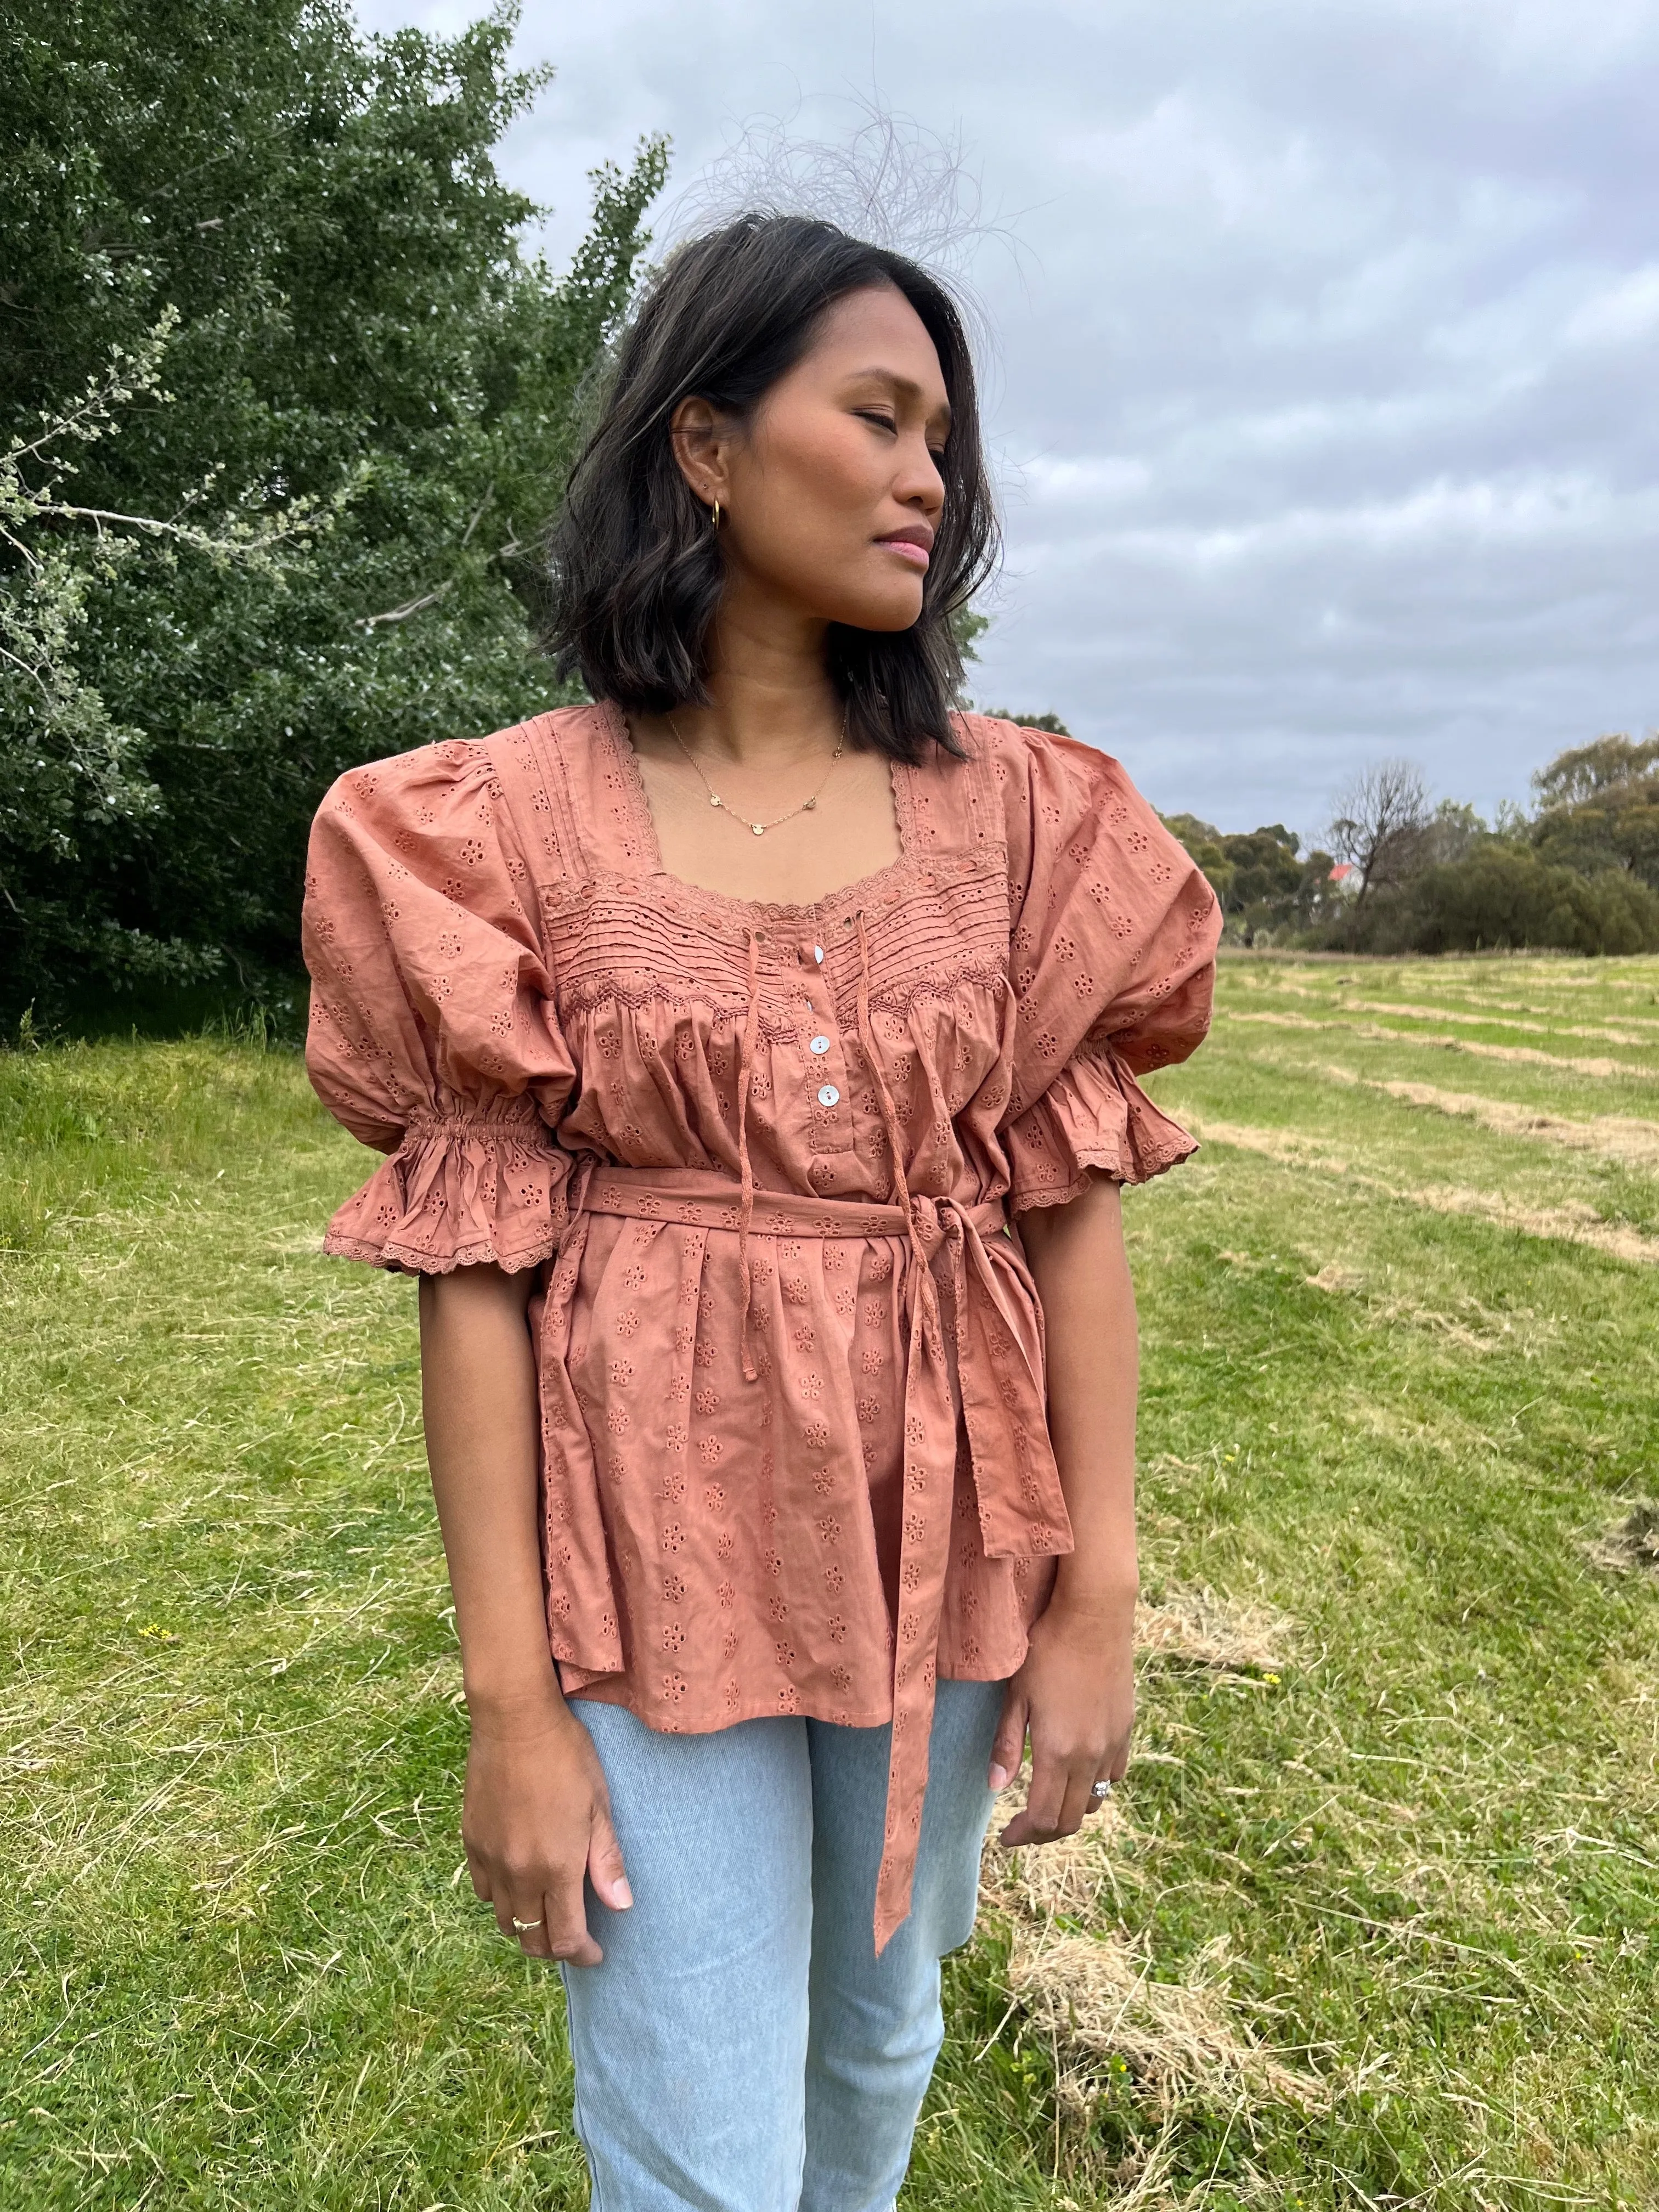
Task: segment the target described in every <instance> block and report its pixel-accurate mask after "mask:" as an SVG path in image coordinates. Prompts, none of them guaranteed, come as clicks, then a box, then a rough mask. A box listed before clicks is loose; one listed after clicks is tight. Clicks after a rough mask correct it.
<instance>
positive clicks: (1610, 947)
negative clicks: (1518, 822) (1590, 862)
mask: <svg viewBox="0 0 1659 2212" xmlns="http://www.w3.org/2000/svg"><path fill="white" fill-rule="evenodd" d="M1531 947H1551V948H1553V949H1556V950H1559V951H1566V952H1589V953H1614V952H1652V951H1659V892H1654V891H1652V890H1649V888H1648V886H1647V885H1646V884H1643V883H1638V881H1637V880H1636V879H1635V878H1634V877H1632V876H1629V875H1626V874H1623V873H1620V872H1615V871H1613V870H1612V869H1602V870H1600V871H1598V872H1595V873H1594V874H1589V875H1587V874H1584V873H1583V872H1581V871H1580V870H1578V869H1577V868H1567V867H1553V866H1550V865H1549V864H1548V863H1547V861H1545V860H1542V859H1541V857H1540V856H1539V854H1536V853H1533V852H1528V850H1526V848H1524V847H1522V848H1516V847H1514V846H1510V845H1504V844H1502V843H1500V842H1498V841H1497V840H1495V839H1493V840H1490V841H1488V842H1486V844H1485V845H1483V846H1482V847H1481V848H1479V849H1478V850H1476V851H1474V852H1473V853H1471V854H1468V856H1467V857H1466V858H1465V859H1463V860H1451V861H1444V862H1440V863H1437V864H1435V865H1433V866H1429V867H1427V868H1425V869H1424V870H1423V871H1422V872H1421V873H1420V874H1419V876H1417V877H1416V878H1414V879H1413V881H1412V883H1411V884H1409V885H1408V886H1407V890H1406V893H1405V896H1403V898H1402V899H1401V901H1400V902H1399V903H1398V905H1397V906H1396V907H1395V908H1394V909H1393V911H1390V910H1389V908H1379V909H1378V922H1377V927H1376V932H1375V933H1374V935H1373V939H1372V941H1371V945H1370V949H1371V950H1373V951H1379V952H1394V951H1401V952H1404V951H1412V952H1480V951H1523V950H1526V949H1528V948H1531Z"/></svg>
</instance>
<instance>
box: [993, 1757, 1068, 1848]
mask: <svg viewBox="0 0 1659 2212" xmlns="http://www.w3.org/2000/svg"><path fill="white" fill-rule="evenodd" d="M1065 1802H1066V1770H1065V1768H1064V1767H1063V1766H1061V1765H1059V1764H1058V1763H1057V1762H1056V1761H1055V1760H1054V1759H1052V1758H1050V1757H1049V1756H1048V1753H1044V1752H1041V1751H1038V1750H1036V1749H1035V1748H1033V1750H1032V1753H1031V1786H1030V1790H1028V1791H1027V1792H1026V1796H1025V1805H1024V1810H1023V1811H1022V1812H1018V1813H1016V1814H1015V1815H1014V1817H1013V1819H1012V1820H1010V1822H1009V1823H1008V1825H1007V1826H1006V1828H1005V1829H1004V1830H1003V1832H1002V1833H1001V1835H1000V1837H999V1838H998V1839H997V1840H998V1841H999V1842H1000V1843H1001V1844H1005V1845H1007V1846H1008V1847H1010V1848H1012V1846H1013V1845H1015V1844H1046V1843H1048V1842H1051V1841H1052V1840H1053V1838H1054V1837H1055V1836H1056V1835H1057V1834H1058V1833H1059V1826H1058V1823H1059V1820H1060V1809H1061V1808H1062V1806H1063V1805H1064V1804H1065Z"/></svg>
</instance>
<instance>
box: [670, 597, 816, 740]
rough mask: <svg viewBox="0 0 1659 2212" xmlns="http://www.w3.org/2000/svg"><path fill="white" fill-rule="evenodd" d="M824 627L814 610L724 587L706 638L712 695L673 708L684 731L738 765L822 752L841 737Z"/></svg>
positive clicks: (682, 733)
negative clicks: (804, 611)
mask: <svg viewBox="0 0 1659 2212" xmlns="http://www.w3.org/2000/svg"><path fill="white" fill-rule="evenodd" d="M828 633H829V625H828V624H827V623H824V622H823V620H821V619H819V618H817V617H808V616H805V615H799V614H796V613H794V612H793V610H789V609H786V608H782V607H780V606H779V605H777V604H776V603H775V601H772V602H770V603H760V604H757V601H756V600H755V599H753V598H751V596H750V594H749V593H747V592H744V591H743V590H741V589H740V588H739V589H737V590H728V592H727V594H726V599H724V601H723V602H722V603H721V606H720V613H719V615H718V616H717V617H715V623H714V637H713V639H712V641H711V649H710V653H709V665H708V676H707V678H706V679H705V680H706V682H707V684H708V694H709V703H708V706H706V707H690V706H687V707H677V708H675V709H674V728H675V729H676V730H677V731H678V734H679V736H680V738H681V739H682V740H683V741H684V743H685V744H687V745H689V746H690V748H691V749H692V750H693V751H694V752H696V753H698V754H699V755H701V756H702V757H703V758H705V759H708V760H720V761H728V762H732V763H735V764H737V765H738V766H740V767H741V766H750V765H752V766H755V767H757V768H758V767H778V766H783V765H785V764H787V763H792V762H793V761H795V760H798V759H799V758H801V757H805V756H811V757H819V756H821V755H822V754H823V751H824V750H825V749H826V748H827V747H829V746H832V745H833V744H835V743H836V739H837V738H839V737H840V735H841V732H842V711H843V710H842V702H841V700H840V698H839V696H837V694H836V687H835V685H834V684H832V683H831V682H830V680H829V671H828V670H827V668H826V667H825V665H824V642H825V639H826V637H827V635H828ZM664 719H666V718H664Z"/></svg>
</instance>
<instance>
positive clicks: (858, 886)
mask: <svg viewBox="0 0 1659 2212" xmlns="http://www.w3.org/2000/svg"><path fill="white" fill-rule="evenodd" d="M596 712H597V714H598V716H599V727H600V729H601V731H602V732H604V735H605V743H606V744H607V745H608V746H609V748H610V750H611V757H612V758H613V760H614V761H615V763H616V765H617V771H618V773H619V775H620V776H621V779H622V787H623V791H624V793H626V795H627V799H628V805H629V811H630V812H631V814H632V816H633V817H634V819H633V827H634V830H635V835H636V836H637V837H638V839H639V841H640V845H641V849H642V850H643V852H644V853H645V854H646V857H647V866H646V869H645V873H646V874H647V875H648V876H650V877H652V878H654V879H656V880H657V881H658V882H659V883H662V884H666V885H668V886H669V887H670V889H671V890H675V891H678V892H679V893H681V894H682V895H684V896H686V897H689V898H696V899H707V900H709V901H711V902H713V903H714V905H715V906H718V907H722V908H725V909H726V911H727V912H728V913H731V914H734V915H755V916H759V917H762V918H764V919H768V920H770V919H776V920H779V921H787V920H801V921H806V920H811V918H813V917H814V916H817V915H823V914H824V913H825V912H826V911H829V910H830V909H835V908H840V907H841V906H842V905H852V906H860V905H863V904H865V903H866V902H869V901H871V900H872V899H873V898H875V897H877V896H878V895H879V894H880V893H881V892H883V891H884V890H887V889H888V888H889V887H890V886H892V885H896V884H901V883H905V882H908V880H909V879H910V878H911V877H913V876H914V875H915V871H916V849H915V848H916V839H915V791H914V789H913V787H912V784H911V777H912V775H914V773H915V771H914V770H913V769H912V768H911V767H910V765H909V763H908V762H905V761H901V760H896V759H894V758H893V757H892V756H891V755H889V756H888V761H887V775H888V783H889V786H890V789H891V791H892V794H893V818H894V822H895V823H896V827H897V829H898V841H899V849H898V853H897V855H896V858H895V859H893V860H889V861H887V862H885V863H884V865H883V866H881V867H879V868H876V869H873V870H872V872H870V873H869V874H868V875H866V876H855V877H854V878H853V880H852V881H851V882H850V883H847V884H842V885H841V886H840V887H839V889H837V890H832V891H826V892H825V893H824V895H823V897H822V898H818V899H812V900H810V901H806V902H798V901H794V900H775V899H751V898H743V897H740V896H738V894H737V893H736V892H735V891H718V890H712V889H711V888H710V887H709V886H708V884H698V883H694V882H693V881H692V880H691V878H690V876H677V875H676V874H674V872H672V870H671V869H670V868H668V867H667V866H665V864H664V861H663V856H662V842H661V840H660V838H659V836H658V835H657V817H656V816H655V815H654V814H653V812H652V811H651V796H650V793H648V792H647V789H646V787H645V777H644V775H643V774H642V773H641V768H640V757H639V755H638V754H637V753H636V752H635V750H634V742H633V739H632V738H631V737H630V736H629V732H628V725H627V722H626V721H625V720H624V719H623V712H622V709H621V708H619V707H618V706H617V703H616V702H615V701H614V700H611V699H601V700H599V701H598V702H596Z"/></svg>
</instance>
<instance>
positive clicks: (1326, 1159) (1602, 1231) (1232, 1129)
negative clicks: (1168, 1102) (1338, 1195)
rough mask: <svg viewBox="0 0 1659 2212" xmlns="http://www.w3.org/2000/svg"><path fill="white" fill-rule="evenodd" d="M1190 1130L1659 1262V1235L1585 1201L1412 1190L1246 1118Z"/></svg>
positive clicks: (1318, 1141) (1425, 1201)
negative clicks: (1537, 1202)
mask: <svg viewBox="0 0 1659 2212" xmlns="http://www.w3.org/2000/svg"><path fill="white" fill-rule="evenodd" d="M1191 1127H1192V1128H1193V1130H1194V1133H1195V1134H1196V1135H1197V1136H1199V1137H1200V1138H1201V1139H1204V1140H1205V1141H1206V1142H1209V1143H1213V1144H1218V1145H1231V1146H1235V1147H1236V1148H1237V1150H1238V1151H1240V1152H1259V1153H1261V1155H1262V1156H1263V1157H1264V1158H1267V1159H1270V1160H1276V1161H1278V1162H1279V1163H1280V1164H1282V1165H1284V1166H1286V1167H1297V1168H1313V1169H1317V1170H1322V1172H1324V1173H1325V1174H1327V1175H1332V1176H1351V1177H1352V1179H1353V1181H1354V1182H1357V1183H1359V1184H1362V1185H1363V1186H1364V1188H1366V1189H1368V1190H1371V1191H1375V1192H1376V1193H1377V1194H1379V1195H1381V1196H1383V1197H1386V1198H1390V1199H1394V1200H1398V1201H1399V1202H1400V1203H1401V1204H1403V1205H1406V1206H1423V1207H1425V1209H1426V1210H1427V1211H1428V1212H1431V1213H1450V1214H1466V1215H1473V1216H1474V1217H1475V1218H1477V1219H1480V1220H1482V1221H1489V1222H1491V1223H1492V1224H1493V1225H1495V1226H1497V1227H1499V1228H1503V1229H1513V1230H1517V1231H1520V1233H1521V1234H1522V1236H1523V1237H1556V1238H1559V1239H1560V1240H1561V1241H1562V1242H1563V1243H1569V1244H1583V1245H1587V1246H1589V1249H1591V1250H1592V1251H1596V1252H1604V1253H1606V1254H1607V1255H1608V1257H1609V1258H1611V1259H1615V1260H1626V1261H1631V1262H1632V1264H1634V1265H1636V1266H1638V1267H1652V1266H1654V1265H1656V1264H1659V1237H1650V1236H1649V1235H1647V1234H1646V1233H1645V1232H1644V1231H1642V1230H1639V1229H1630V1228H1626V1227H1624V1226H1623V1225H1620V1224H1619V1223H1616V1222H1608V1221H1606V1220H1604V1219H1603V1218H1601V1214H1600V1212H1598V1211H1597V1209H1596V1207H1595V1206H1594V1205H1593V1204H1592V1203H1590V1202H1589V1200H1583V1199H1569V1200H1564V1201H1563V1202H1562V1203H1561V1204H1559V1205H1556V1206H1531V1205H1528V1204H1526V1203H1524V1202H1523V1201H1522V1200H1516V1199H1514V1198H1511V1197H1510V1195H1509V1194H1507V1193H1506V1192H1504V1191H1503V1190H1498V1189H1493V1188H1490V1187H1487V1188H1469V1187H1468V1186H1466V1185H1460V1184H1455V1183H1438V1184H1436V1183H1431V1184H1426V1185H1422V1186H1419V1187H1418V1188H1412V1187H1410V1186H1408V1185H1406V1184H1402V1183H1400V1182H1395V1181H1392V1180H1390V1179H1389V1177H1388V1176H1386V1175H1383V1174H1380V1173H1377V1172H1375V1171H1374V1170H1373V1171H1371V1172H1367V1171H1366V1170H1367V1163H1366V1161H1365V1160H1364V1157H1363V1156H1356V1155H1355V1154H1353V1153H1352V1152H1351V1151H1349V1150H1344V1149H1340V1148H1339V1147H1338V1146H1335V1145H1334V1144H1332V1143H1330V1142H1329V1141H1328V1139H1324V1138H1322V1137H1315V1136H1307V1135H1303V1134H1301V1133H1297V1132H1295V1131H1290V1130H1285V1129H1274V1128H1254V1127H1249V1125H1247V1124H1245V1123H1243V1122H1238V1121H1215V1120H1212V1119H1211V1118H1210V1117H1209V1116H1208V1115H1203V1116H1198V1117H1193V1118H1192V1119H1191Z"/></svg>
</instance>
